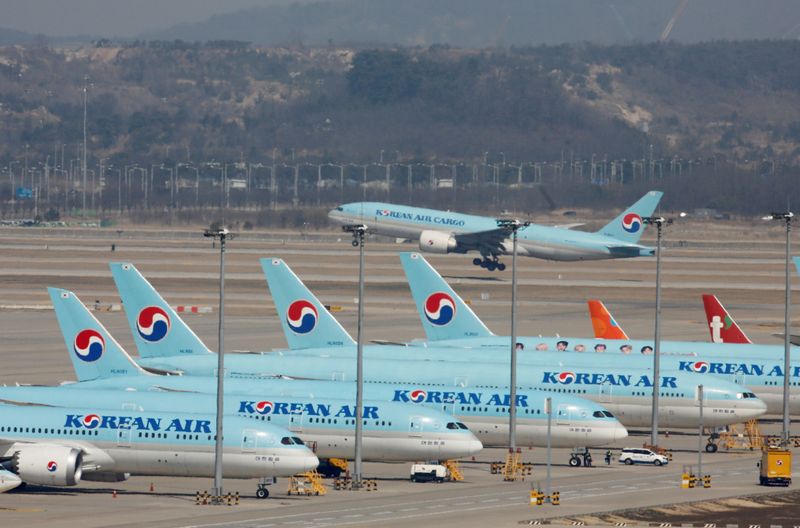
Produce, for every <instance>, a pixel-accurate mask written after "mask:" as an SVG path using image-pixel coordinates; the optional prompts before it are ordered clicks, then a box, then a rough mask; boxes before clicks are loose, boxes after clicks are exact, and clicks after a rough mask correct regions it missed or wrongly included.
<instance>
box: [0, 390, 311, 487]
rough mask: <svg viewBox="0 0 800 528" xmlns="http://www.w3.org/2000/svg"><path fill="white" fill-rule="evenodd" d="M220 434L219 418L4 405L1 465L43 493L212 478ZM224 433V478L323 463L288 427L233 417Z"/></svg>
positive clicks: (291, 472) (0, 420)
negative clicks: (137, 479) (87, 485)
mask: <svg viewBox="0 0 800 528" xmlns="http://www.w3.org/2000/svg"><path fill="white" fill-rule="evenodd" d="M215 427H216V426H215V418H214V416H213V415H209V414H198V413H187V412H182V411H181V412H178V411H173V412H146V413H145V412H138V411H132V410H103V409H100V408H99V407H97V406H93V405H92V406H86V407H50V406H41V405H30V404H23V405H9V404H0V464H2V467H3V469H5V470H6V471H10V472H12V473H14V474H15V475H17V476H18V477H19V478H20V480H21V481H22V482H25V483H28V484H38V485H42V486H75V485H77V484H78V483H79V482H80V481H81V480H86V481H101V482H119V481H122V480H127V478H128V477H129V476H130V475H146V476H173V477H211V476H213V475H214V446H215V434H214V432H215ZM224 427H225V435H224V439H223V453H224V455H223V468H222V470H223V475H224V477H225V478H237V479H250V478H259V479H267V478H270V479H272V478H274V477H280V476H290V475H295V474H297V473H302V472H305V471H310V470H312V469H314V468H316V467H317V464H318V463H319V460H318V459H317V457H316V456H315V455H314V453H312V452H311V450H310V449H309V448H308V447H306V446H305V445H303V442H302V441H301V440H300V439H298V438H296V436H295V435H293V434H292V433H290V432H289V431H287V430H286V429H284V428H282V427H277V426H275V425H273V424H268V423H256V422H255V421H253V420H247V419H244V418H236V417H227V418H226V419H225V425H224ZM261 487H262V486H260V487H259V489H261Z"/></svg>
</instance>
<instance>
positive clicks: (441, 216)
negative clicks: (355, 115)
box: [328, 202, 653, 261]
mask: <svg viewBox="0 0 800 528" xmlns="http://www.w3.org/2000/svg"><path fill="white" fill-rule="evenodd" d="M328 216H329V218H330V219H331V220H333V221H334V222H336V223H339V224H361V223H363V224H366V225H367V226H368V227H369V232H371V233H376V234H379V235H385V236H391V237H398V238H408V239H412V240H417V239H419V238H420V235H421V234H422V232H423V231H426V230H434V231H443V232H448V233H456V234H463V233H478V232H484V231H491V230H493V229H497V221H496V219H494V218H490V217H485V216H476V215H468V214H461V213H451V212H448V211H439V210H435V209H425V208H421V207H410V206H406V205H395V204H389V203H382V202H357V203H349V204H344V205H341V206H339V207H337V208H336V209H334V210H332V211H331V212H330V213H329V214H328ZM503 246H504V247H505V251H504V252H505V253H509V252H510V249H511V243H510V241H506V242H504V244H503ZM420 249H421V250H423V251H426V247H425V245H424V244H421V245H420ZM428 250H432V251H434V252H438V253H444V252H445V251H438V250H435V249H432V248H431V249H428ZM517 251H518V254H519V255H522V256H529V257H536V258H542V259H549V260H564V261H572V260H599V259H609V258H625V257H638V256H652V255H653V248H649V247H645V246H642V245H639V244H632V243H628V242H624V241H621V240H618V239H616V238H613V237H610V236H605V235H603V234H600V233H588V232H585V231H574V230H570V229H564V228H557V227H549V226H542V225H537V224H531V225H529V226H528V227H525V228H522V229H520V231H519V238H518V249H517Z"/></svg>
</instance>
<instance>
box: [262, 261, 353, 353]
mask: <svg viewBox="0 0 800 528" xmlns="http://www.w3.org/2000/svg"><path fill="white" fill-rule="evenodd" d="M259 262H261V269H262V270H263V271H264V276H265V277H266V278H267V287H268V288H269V291H270V293H271V294H272V299H273V301H274V302H275V309H276V310H277V311H278V317H279V318H280V320H281V327H282V328H283V333H284V335H285V336H286V342H287V343H288V345H289V348H290V349H292V350H298V349H302V348H317V347H343V346H355V344H356V342H355V340H353V338H352V337H351V336H350V334H348V333H347V330H345V329H344V327H342V325H341V324H339V321H337V320H336V318H335V317H333V315H331V313H330V312H329V311H328V309H327V308H325V306H324V305H323V304H322V303H321V302H320V301H319V299H317V298H316V296H314V294H313V293H311V290H309V289H308V288H307V287H306V285H305V284H303V281H301V280H300V278H299V277H298V276H297V275H295V273H294V272H293V271H292V269H291V268H290V267H289V266H288V265H287V264H286V263H285V262H284V261H283V260H281V259H279V258H262V259H259Z"/></svg>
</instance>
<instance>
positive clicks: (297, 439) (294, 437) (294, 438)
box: [292, 436, 305, 445]
mask: <svg viewBox="0 0 800 528" xmlns="http://www.w3.org/2000/svg"><path fill="white" fill-rule="evenodd" d="M292 440H294V443H295V444H297V445H305V444H304V443H303V440H302V439H301V438H298V437H296V436H293V437H292Z"/></svg>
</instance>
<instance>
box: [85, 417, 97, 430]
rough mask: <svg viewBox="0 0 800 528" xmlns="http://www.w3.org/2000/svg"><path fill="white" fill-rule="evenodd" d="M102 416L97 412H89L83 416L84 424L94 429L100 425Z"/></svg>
mask: <svg viewBox="0 0 800 528" xmlns="http://www.w3.org/2000/svg"><path fill="white" fill-rule="evenodd" d="M100 421H101V420H100V417H99V416H97V415H96V414H87V415H86V416H84V417H83V426H84V427H85V428H87V429H94V428H95V427H97V426H98V425H100Z"/></svg>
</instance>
